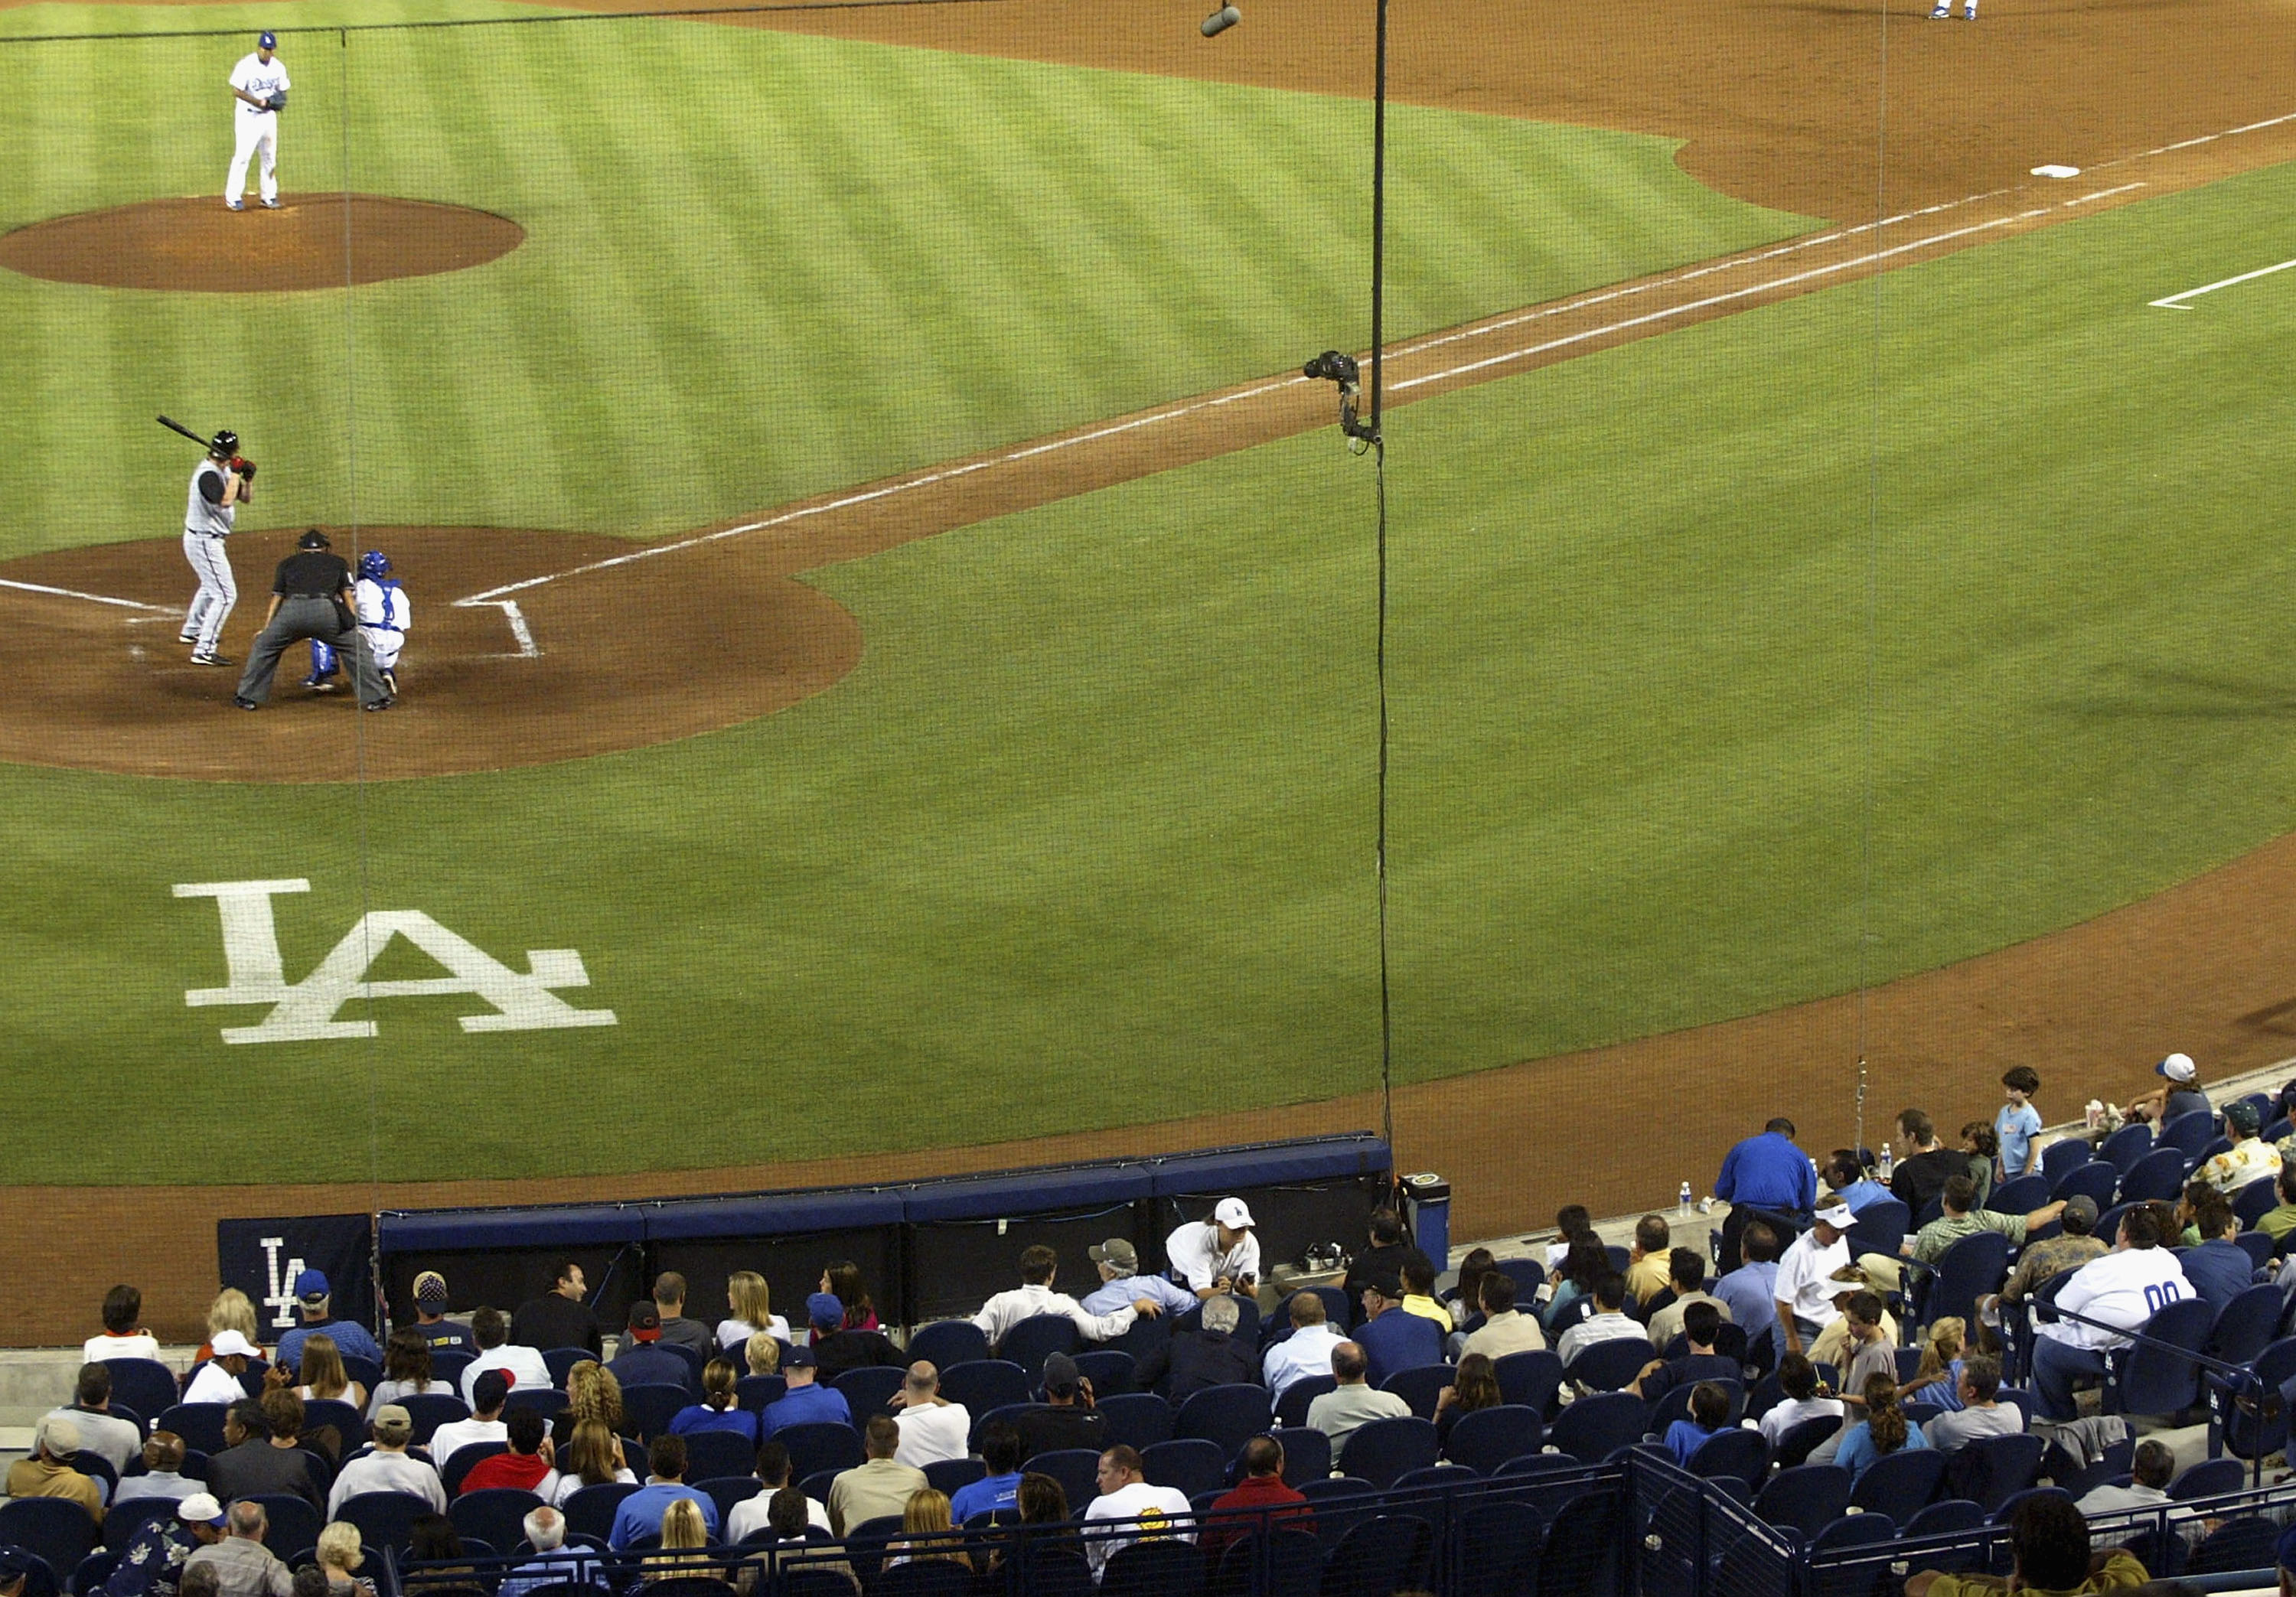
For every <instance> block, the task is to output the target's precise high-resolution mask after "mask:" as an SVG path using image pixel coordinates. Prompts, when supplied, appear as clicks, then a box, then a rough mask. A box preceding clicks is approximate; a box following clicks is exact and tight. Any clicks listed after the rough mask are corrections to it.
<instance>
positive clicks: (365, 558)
mask: <svg viewBox="0 0 2296 1597" xmlns="http://www.w3.org/2000/svg"><path fill="white" fill-rule="evenodd" d="M359 575H360V576H362V577H370V578H372V579H373V580H374V581H376V582H381V580H382V579H383V578H384V577H388V576H389V575H390V556H389V555H388V554H385V553H383V552H382V551H381V550H380V549H370V550H368V551H367V552H366V553H365V554H362V555H360V556H359Z"/></svg>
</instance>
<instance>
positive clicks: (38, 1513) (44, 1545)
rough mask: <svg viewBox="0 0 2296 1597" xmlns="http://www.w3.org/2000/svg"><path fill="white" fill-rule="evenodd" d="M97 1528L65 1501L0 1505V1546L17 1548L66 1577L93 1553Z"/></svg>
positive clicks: (52, 1499) (33, 1499) (51, 1499)
mask: <svg viewBox="0 0 2296 1597" xmlns="http://www.w3.org/2000/svg"><path fill="white" fill-rule="evenodd" d="M96 1531H97V1526H96V1523H95V1521H94V1520H93V1519H89V1518H88V1517H87V1511H86V1509H84V1508H82V1507H81V1506H80V1505H79V1504H78V1503H74V1502H72V1501H71V1500H70V1498H66V1497H12V1498H10V1499H9V1500H8V1501H7V1502H5V1503H0V1546H14V1547H21V1548H22V1549H23V1550H24V1551H25V1552H31V1553H37V1555H38V1556H39V1557H41V1558H42V1559H45V1560H46V1561H47V1565H48V1568H50V1569H61V1570H62V1571H64V1572H65V1573H66V1574H69V1573H70V1572H71V1571H72V1570H74V1569H77V1568H79V1562H80V1560H82V1559H84V1558H86V1556H87V1555H88V1554H89V1553H91V1552H94V1551H95V1546H96Z"/></svg>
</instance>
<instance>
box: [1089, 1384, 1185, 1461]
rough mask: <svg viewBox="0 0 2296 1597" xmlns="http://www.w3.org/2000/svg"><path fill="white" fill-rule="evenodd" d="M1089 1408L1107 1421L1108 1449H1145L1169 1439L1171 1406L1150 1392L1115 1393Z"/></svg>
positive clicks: (1171, 1419) (1171, 1432) (1172, 1418)
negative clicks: (1113, 1446) (1109, 1445)
mask: <svg viewBox="0 0 2296 1597" xmlns="http://www.w3.org/2000/svg"><path fill="white" fill-rule="evenodd" d="M1093 1406H1094V1407H1095V1408H1097V1409H1099V1410H1100V1412H1101V1415H1102V1417H1103V1418H1104V1419H1106V1420H1107V1421H1108V1439H1109V1441H1110V1443H1111V1445H1113V1444H1118V1443H1121V1444H1122V1445H1125V1446H1127V1447H1135V1448H1146V1447H1152V1446H1154V1445H1156V1444H1157V1443H1159V1442H1169V1441H1170V1440H1171V1439H1172V1436H1173V1429H1172V1422H1173V1420H1174V1417H1175V1416H1174V1415H1173V1413H1172V1405H1170V1404H1169V1403H1167V1402H1166V1401H1165V1400H1164V1399H1163V1398H1162V1397H1161V1396H1159V1395H1158V1394H1156V1393H1154V1392H1119V1393H1118V1394H1116V1396H1112V1397H1102V1398H1099V1399H1098V1401H1096V1402H1095V1404H1094V1405H1093Z"/></svg>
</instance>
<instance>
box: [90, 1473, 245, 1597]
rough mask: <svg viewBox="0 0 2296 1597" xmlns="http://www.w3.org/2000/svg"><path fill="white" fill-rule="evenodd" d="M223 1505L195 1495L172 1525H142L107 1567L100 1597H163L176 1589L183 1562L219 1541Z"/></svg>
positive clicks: (148, 1521)
mask: <svg viewBox="0 0 2296 1597" xmlns="http://www.w3.org/2000/svg"><path fill="white" fill-rule="evenodd" d="M223 1527H224V1518H223V1504H222V1503H217V1501H216V1500H215V1498H214V1496H213V1495H210V1494H209V1493H206V1492H194V1493H193V1494H192V1495H190V1496H188V1497H185V1498H184V1499H183V1500H182V1501H181V1502H179V1503H176V1517H175V1518H174V1519H146V1520H144V1521H143V1524H141V1525H140V1526H138V1527H136V1530H135V1536H133V1537H132V1538H131V1539H130V1540H129V1541H128V1544H127V1551H126V1552H122V1553H121V1554H120V1555H119V1563H118V1564H116V1565H114V1566H113V1567H112V1571H111V1579H109V1580H107V1581H105V1582H104V1583H103V1586H102V1592H103V1597H164V1594H165V1593H170V1592H173V1591H174V1590H175V1589H176V1582H177V1581H178V1580H179V1579H180V1578H181V1577H182V1575H183V1568H184V1560H186V1559H188V1558H190V1557H191V1556H192V1554H193V1553H194V1552H198V1551H199V1550H200V1549H201V1548H202V1547H212V1546H214V1545H215V1544H217V1542H220V1541H222V1540H223Z"/></svg>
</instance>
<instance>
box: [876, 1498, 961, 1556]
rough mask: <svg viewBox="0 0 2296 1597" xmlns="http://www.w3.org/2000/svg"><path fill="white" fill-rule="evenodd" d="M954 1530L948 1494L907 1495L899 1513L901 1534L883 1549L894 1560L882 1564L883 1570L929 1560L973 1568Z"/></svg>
mask: <svg viewBox="0 0 2296 1597" xmlns="http://www.w3.org/2000/svg"><path fill="white" fill-rule="evenodd" d="M885 1551H886V1552H889V1553H890V1554H892V1555H893V1556H891V1557H890V1558H888V1559H887V1560H885V1568H888V1569H890V1568H893V1566H895V1565H896V1564H906V1563H910V1562H923V1561H926V1560H931V1559H941V1560H946V1561H947V1562H949V1563H952V1564H963V1565H964V1566H965V1567H966V1568H972V1560H969V1559H967V1558H966V1557H965V1556H964V1549H963V1548H962V1547H961V1546H959V1545H958V1544H957V1540H956V1536H955V1526H954V1525H953V1524H952V1523H951V1522H950V1519H949V1517H948V1494H947V1493H946V1492H936V1491H934V1490H933V1489H932V1487H931V1486H921V1487H919V1488H918V1489H917V1490H916V1491H914V1492H911V1493H910V1494H909V1500H908V1502H907V1503H906V1504H905V1505H904V1506H903V1507H902V1509H901V1534H900V1535H899V1536H897V1537H895V1538H894V1539H893V1540H892V1541H891V1542H890V1543H889V1544H887V1545H886V1548H885Z"/></svg>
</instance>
